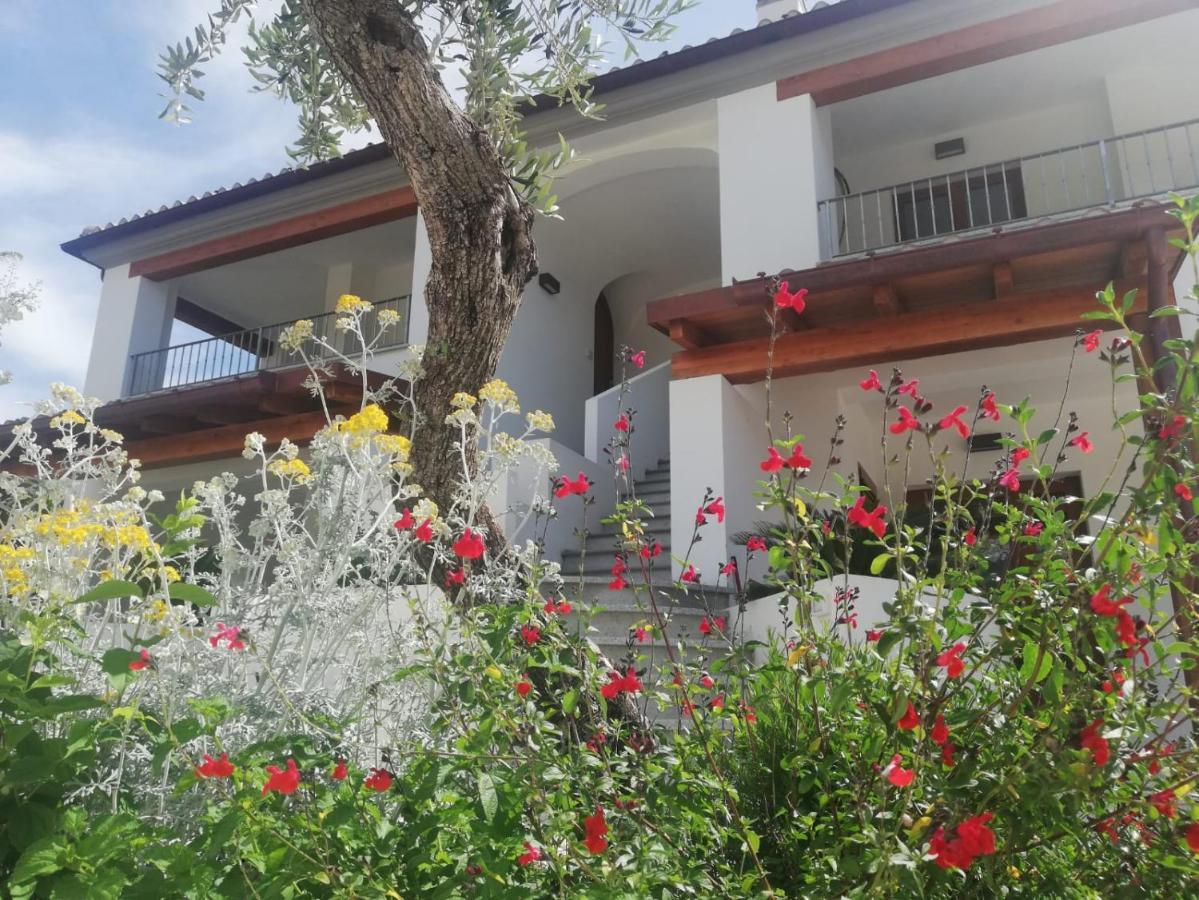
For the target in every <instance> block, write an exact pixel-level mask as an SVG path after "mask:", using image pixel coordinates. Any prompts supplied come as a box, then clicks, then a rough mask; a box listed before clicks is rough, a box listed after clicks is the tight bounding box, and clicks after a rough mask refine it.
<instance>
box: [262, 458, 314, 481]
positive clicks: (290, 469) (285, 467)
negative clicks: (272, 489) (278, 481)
mask: <svg viewBox="0 0 1199 900" xmlns="http://www.w3.org/2000/svg"><path fill="white" fill-rule="evenodd" d="M267 470H268V471H269V472H270V473H271V474H272V475H278V476H279V477H280V478H294V479H295V480H296V483H297V484H307V483H308V482H309V481H311V480H312V470H311V469H309V468H308V464H307V463H306V462H304V460H302V459H276V460H272V461H271V464H270V465H269V466H267Z"/></svg>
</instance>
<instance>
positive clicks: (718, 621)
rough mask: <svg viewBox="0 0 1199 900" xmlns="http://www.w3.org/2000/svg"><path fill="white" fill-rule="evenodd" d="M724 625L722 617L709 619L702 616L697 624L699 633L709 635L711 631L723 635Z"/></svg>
mask: <svg viewBox="0 0 1199 900" xmlns="http://www.w3.org/2000/svg"><path fill="white" fill-rule="evenodd" d="M725 624H726V623H725V620H724V616H712V617H711V618H709V617H708V616H704V617H703V618H702V619H700V622H699V633H700V634H711V633H712V632H713V631H719V632H722V633H723V631H724V629H725Z"/></svg>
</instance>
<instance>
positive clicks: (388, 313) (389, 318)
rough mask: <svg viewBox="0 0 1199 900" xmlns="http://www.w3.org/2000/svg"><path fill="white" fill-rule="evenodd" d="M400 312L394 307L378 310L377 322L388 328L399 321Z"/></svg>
mask: <svg viewBox="0 0 1199 900" xmlns="http://www.w3.org/2000/svg"><path fill="white" fill-rule="evenodd" d="M400 318H401V317H400V314H399V313H398V312H396V311H395V310H394V309H381V310H379V324H380V325H381V326H383V327H384V328H390V327H391V326H392V325H395V324H396V323H397V322H399V321H400Z"/></svg>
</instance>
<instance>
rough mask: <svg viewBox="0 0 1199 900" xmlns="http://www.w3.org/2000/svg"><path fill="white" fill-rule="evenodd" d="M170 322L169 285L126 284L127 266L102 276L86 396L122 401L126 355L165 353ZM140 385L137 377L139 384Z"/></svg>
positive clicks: (172, 287)
mask: <svg viewBox="0 0 1199 900" xmlns="http://www.w3.org/2000/svg"><path fill="white" fill-rule="evenodd" d="M174 316H175V285H174V283H173V282H156V281H151V280H150V279H148V278H130V277H129V265H128V264H127V263H126V264H124V265H119V266H115V267H113V268H111V269H108V270H106V271H105V273H104V281H103V283H102V285H101V288H100V308H99V310H98V311H97V313H96V330H95V332H94V333H93V334H92V351H91V357H90V358H89V360H88V366H87V376H86V379H85V381H84V390H83V392H84V394H86V395H87V396H88V397H96V398H98V399H100V400H115V399H117V398H119V397H121V396H123V395H124V393H125V390H126V387H127V385H128V373H129V365H130V359H129V357H130V355H131V354H134V353H143V352H146V351H149V350H160V349H162V348H163V347H166V346H167V344H168V343H169V341H170V337H171V324H172V321H173V319H174ZM154 362H156V359H152V360H143V361H142V363H141V369H142V370H145V367H146V365H147V364H148V363H154ZM146 374H152V373H148V372H147V373H146ZM143 379H144V376H143V375H141V374H139V381H140V380H143ZM150 380H151V381H152V380H153V379H150Z"/></svg>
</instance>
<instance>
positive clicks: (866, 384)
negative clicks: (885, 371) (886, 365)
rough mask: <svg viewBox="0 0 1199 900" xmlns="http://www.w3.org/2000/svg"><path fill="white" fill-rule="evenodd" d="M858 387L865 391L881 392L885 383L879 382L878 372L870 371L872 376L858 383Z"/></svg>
mask: <svg viewBox="0 0 1199 900" xmlns="http://www.w3.org/2000/svg"><path fill="white" fill-rule="evenodd" d="M858 387H860V388H861V389H862V390H864V391H881V390H882V389H883V383H882V382H881V381H879V380H878V372H876V371H874V369H871V370H870V374H869V375H867V376H866V377H865V378H863V379H862V380H861V381H859V382H858Z"/></svg>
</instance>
